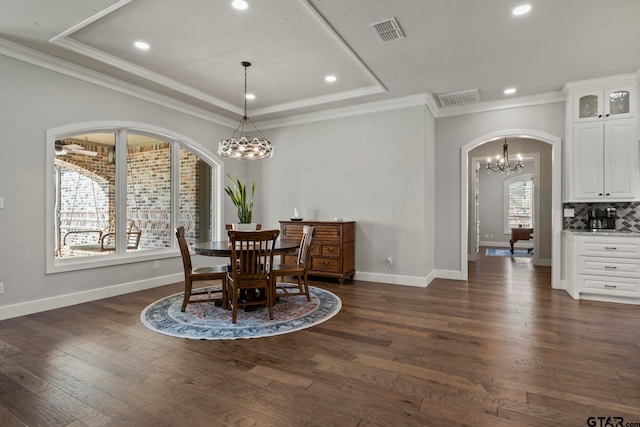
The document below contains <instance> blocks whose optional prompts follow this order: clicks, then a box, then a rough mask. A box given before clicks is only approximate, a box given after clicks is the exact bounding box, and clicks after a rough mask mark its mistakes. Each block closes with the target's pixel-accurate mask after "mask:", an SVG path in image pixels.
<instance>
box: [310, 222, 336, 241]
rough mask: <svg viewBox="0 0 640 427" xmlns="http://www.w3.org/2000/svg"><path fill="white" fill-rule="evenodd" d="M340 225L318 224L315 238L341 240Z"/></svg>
mask: <svg viewBox="0 0 640 427" xmlns="http://www.w3.org/2000/svg"><path fill="white" fill-rule="evenodd" d="M340 230H341V227H340V226H339V225H316V226H315V231H314V232H313V239H314V240H317V241H321V242H340Z"/></svg>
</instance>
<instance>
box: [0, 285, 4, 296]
mask: <svg viewBox="0 0 640 427" xmlns="http://www.w3.org/2000/svg"><path fill="white" fill-rule="evenodd" d="M0 294H4V282H0Z"/></svg>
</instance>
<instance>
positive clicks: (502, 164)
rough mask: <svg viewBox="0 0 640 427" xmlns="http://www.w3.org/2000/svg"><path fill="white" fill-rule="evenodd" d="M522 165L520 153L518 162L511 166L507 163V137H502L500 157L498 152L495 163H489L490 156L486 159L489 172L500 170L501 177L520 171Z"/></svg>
mask: <svg viewBox="0 0 640 427" xmlns="http://www.w3.org/2000/svg"><path fill="white" fill-rule="evenodd" d="M522 167H523V166H522V157H520V154H518V163H516V164H515V165H513V166H511V165H510V164H509V144H507V138H505V139H504V144H502V157H500V155H499V154H498V155H497V156H496V163H495V165H493V166H492V165H491V158H488V159H487V170H488V171H489V173H491V172H500V173H501V174H502V177H503V178H506V177H508V176H510V175H513V174H517V173H520V172H521V171H522Z"/></svg>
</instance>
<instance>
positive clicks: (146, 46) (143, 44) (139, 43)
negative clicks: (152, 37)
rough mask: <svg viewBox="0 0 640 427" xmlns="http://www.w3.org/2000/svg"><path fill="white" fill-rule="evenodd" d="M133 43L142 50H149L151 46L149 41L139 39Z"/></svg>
mask: <svg viewBox="0 0 640 427" xmlns="http://www.w3.org/2000/svg"><path fill="white" fill-rule="evenodd" d="M133 45H134V46H135V47H137V48H138V49H140V50H149V48H150V47H151V46H149V43H147V42H143V41H137V42H135V43H134V44H133Z"/></svg>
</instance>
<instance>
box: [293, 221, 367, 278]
mask: <svg viewBox="0 0 640 427" xmlns="http://www.w3.org/2000/svg"><path fill="white" fill-rule="evenodd" d="M305 225H312V226H313V227H315V231H314V234H313V240H312V242H311V254H310V261H309V270H308V271H309V275H312V276H324V277H334V278H336V279H338V280H339V281H340V284H343V283H344V281H345V280H346V279H347V278H349V279H353V275H354V274H355V272H356V270H355V238H356V237H355V236H356V233H355V225H356V223H355V221H280V239H281V240H283V241H285V240H289V241H298V242H299V241H300V240H301V239H302V227H303V226H305ZM284 258H285V259H284V262H286V263H290V262H293V263H295V255H287V256H285V257H284Z"/></svg>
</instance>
